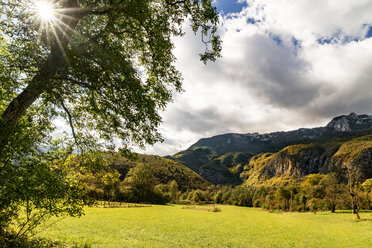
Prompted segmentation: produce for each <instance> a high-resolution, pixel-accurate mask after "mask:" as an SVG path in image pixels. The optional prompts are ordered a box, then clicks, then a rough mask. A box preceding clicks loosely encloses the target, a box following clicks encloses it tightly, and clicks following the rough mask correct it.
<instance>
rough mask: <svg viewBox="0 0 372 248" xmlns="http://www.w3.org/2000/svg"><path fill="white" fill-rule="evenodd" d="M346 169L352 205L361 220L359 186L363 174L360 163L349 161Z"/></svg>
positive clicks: (354, 212)
mask: <svg viewBox="0 0 372 248" xmlns="http://www.w3.org/2000/svg"><path fill="white" fill-rule="evenodd" d="M345 171H346V177H347V187H348V191H349V196H350V205H351V208H352V210H353V214H355V216H356V218H357V219H358V220H359V219H360V216H359V208H360V199H359V187H360V180H361V177H362V174H361V171H360V168H359V167H358V165H355V164H352V163H347V164H346V165H345Z"/></svg>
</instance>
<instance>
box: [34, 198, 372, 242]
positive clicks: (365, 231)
mask: <svg viewBox="0 0 372 248" xmlns="http://www.w3.org/2000/svg"><path fill="white" fill-rule="evenodd" d="M199 208H202V209H199ZM207 208H211V207H205V206H197V207H195V208H191V209H185V208H182V206H178V205H168V206H157V205H155V206H152V207H137V208H87V209H86V215H84V216H82V217H81V218H77V219H75V218H63V219H54V220H52V222H55V223H54V224H53V225H52V226H50V227H49V228H47V229H45V230H44V231H42V232H41V233H39V234H38V235H39V236H41V237H47V238H48V239H54V240H59V241H62V242H66V243H70V244H75V245H77V246H78V247H105V248H106V247H107V248H110V247H120V248H122V247H221V248H222V247H259V248H262V247H270V248H272V247H317V248H319V247H366V248H367V247H372V215H371V212H365V213H362V214H361V217H362V220H360V221H357V220H355V219H354V218H353V216H352V215H351V214H350V213H346V212H343V213H335V214H331V213H328V212H321V213H316V214H314V213H278V212H276V213H270V212H266V211H264V210H261V209H256V208H245V207H236V206H219V208H220V209H221V210H222V211H221V212H209V211H205V209H207ZM49 224H50V223H49Z"/></svg>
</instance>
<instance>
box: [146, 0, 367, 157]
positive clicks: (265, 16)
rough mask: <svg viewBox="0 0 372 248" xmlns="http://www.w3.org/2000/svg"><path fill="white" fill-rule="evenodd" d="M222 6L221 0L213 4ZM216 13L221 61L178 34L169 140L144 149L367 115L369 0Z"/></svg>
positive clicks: (310, 1)
mask: <svg viewBox="0 0 372 248" xmlns="http://www.w3.org/2000/svg"><path fill="white" fill-rule="evenodd" d="M217 2H218V0H217ZM246 2H247V5H246V6H247V7H245V8H243V9H242V11H241V12H240V13H233V14H229V15H223V16H221V24H220V29H219V30H220V31H219V32H220V35H221V38H222V40H223V54H222V55H223V58H221V59H219V60H218V61H217V62H216V63H209V64H208V65H207V66H204V65H203V64H202V63H201V62H200V61H199V57H198V53H200V52H201V51H202V50H203V45H202V44H201V42H200V37H199V36H194V35H193V34H192V32H190V30H186V31H187V35H186V36H185V37H183V38H177V39H175V44H176V49H175V51H174V52H175V54H176V56H177V58H178V60H177V64H176V65H177V68H178V69H179V70H180V71H181V72H182V74H183V77H184V90H185V91H184V92H183V93H179V94H175V98H174V102H173V103H171V104H169V106H168V109H167V111H165V112H164V113H163V120H164V122H163V124H162V126H161V128H160V131H161V132H162V134H163V137H164V139H165V142H164V143H162V144H156V145H155V146H153V147H148V149H147V150H146V153H156V154H159V155H166V154H174V153H175V152H177V151H180V150H182V149H186V148H187V147H188V146H190V145H191V144H193V143H195V142H196V141H197V140H198V139H200V138H202V137H208V136H212V135H217V134H221V133H228V132H236V133H248V132H256V131H258V132H261V133H263V132H271V131H280V130H291V129H296V128H300V127H315V126H322V125H325V124H326V123H327V122H328V121H329V120H330V119H331V118H332V117H334V116H336V115H339V114H347V113H349V112H357V113H371V110H370V106H372V74H371V73H370V70H371V66H372V38H369V37H368V35H367V33H368V32H369V29H370V27H371V26H372V15H370V13H371V11H372V0H360V1H354V0H343V1H335V0H322V1H320V0H319V1H314V0H301V1H291V0H276V1H270V0H247V1H246Z"/></svg>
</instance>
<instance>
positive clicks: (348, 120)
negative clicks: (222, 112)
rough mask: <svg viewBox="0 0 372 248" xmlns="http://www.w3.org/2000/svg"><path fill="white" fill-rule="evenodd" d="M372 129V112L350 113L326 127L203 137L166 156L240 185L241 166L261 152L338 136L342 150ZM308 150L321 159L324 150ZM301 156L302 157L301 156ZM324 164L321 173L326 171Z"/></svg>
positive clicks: (214, 179)
mask: <svg viewBox="0 0 372 248" xmlns="http://www.w3.org/2000/svg"><path fill="white" fill-rule="evenodd" d="M371 131H372V115H368V114H362V115H357V114H355V113H350V114H349V115H340V116H336V117H334V118H333V119H332V120H331V121H330V122H329V123H328V124H327V125H326V126H324V127H315V128H300V129H297V130H293V131H287V132H272V133H265V134H259V133H247V134H237V133H227V134H221V135H216V136H212V137H210V138H202V139H200V140H198V141H197V142H196V143H195V144H193V145H191V146H190V147H189V148H188V149H186V150H184V151H181V152H178V153H176V154H174V155H173V156H166V157H167V158H169V159H172V160H175V161H177V162H180V163H182V164H184V165H186V166H187V167H189V168H190V169H192V170H193V171H195V172H197V173H198V174H199V175H201V176H202V177H203V178H204V179H206V180H208V181H210V182H212V183H215V184H232V185H237V184H241V183H243V182H244V180H247V179H246V178H245V177H244V176H242V175H241V174H242V173H243V171H244V170H243V169H242V168H243V167H244V166H245V165H249V163H250V160H251V159H252V158H253V157H254V156H257V155H259V154H262V153H264V154H265V153H272V154H274V153H278V152H280V151H282V150H283V149H285V148H286V147H289V146H293V145H299V144H311V143H318V144H322V143H324V144H331V143H332V142H330V141H331V140H336V139H338V141H337V142H336V141H335V143H337V144H338V145H339V146H338V148H337V149H339V148H340V147H341V146H342V144H343V142H348V141H350V140H352V139H355V138H358V137H362V136H365V135H368V134H370V133H371ZM342 139H343V141H342ZM327 142H330V143H327ZM318 148H319V147H318ZM308 149H310V150H309V151H308V152H310V153H311V154H318V155H317V156H315V155H312V156H315V157H316V159H317V160H319V161H320V159H321V158H320V157H321V156H322V155H321V154H323V153H322V152H320V150H319V151H315V150H314V149H315V148H308ZM323 150H328V147H323V148H322V151H323ZM334 150H335V151H334V152H337V150H336V148H334ZM242 154H244V156H245V157H246V159H245V160H244V159H243V160H242V161H240V162H237V161H235V160H234V159H233V158H234V156H240V155H241V156H242ZM223 156H225V157H223ZM304 156H305V155H304ZM324 156H325V155H324ZM315 157H314V158H315ZM226 159H229V161H230V162H229V163H226V161H225V163H223V161H224V160H226ZM299 159H300V160H301V156H300V158H299ZM302 159H303V160H306V158H302ZM328 159H330V158H328ZM278 161H279V160H278ZM319 161H315V162H314V161H313V164H314V165H313V167H314V168H313V170H310V171H319V169H315V168H318V167H319V164H320V162H319ZM278 163H279V162H277V164H276V166H277V167H281V166H283V165H280V164H278ZM322 163H323V164H322V166H323V167H324V166H326V167H327V166H328V164H325V163H326V162H324V161H323V162H322ZM327 163H329V161H328V162H327ZM322 166H321V167H322ZM323 167H322V168H321V170H320V172H323V171H322V170H323V169H324V168H323ZM262 173H263V172H262ZM245 174H247V173H245ZM371 177H372V175H371Z"/></svg>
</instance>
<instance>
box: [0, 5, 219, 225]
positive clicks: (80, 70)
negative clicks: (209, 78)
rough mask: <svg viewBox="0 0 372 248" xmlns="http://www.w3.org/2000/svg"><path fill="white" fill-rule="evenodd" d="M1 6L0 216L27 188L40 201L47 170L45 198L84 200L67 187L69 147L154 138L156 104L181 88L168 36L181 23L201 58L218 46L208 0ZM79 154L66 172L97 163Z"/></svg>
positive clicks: (127, 144)
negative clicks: (196, 39)
mask: <svg viewBox="0 0 372 248" xmlns="http://www.w3.org/2000/svg"><path fill="white" fill-rule="evenodd" d="M0 9H1V12H0V225H3V226H4V223H8V221H9V219H10V218H11V217H12V216H11V214H9V213H11V212H12V211H11V210H12V209H13V208H15V211H16V210H19V207H16V206H19V205H20V204H18V203H19V202H29V201H28V199H29V196H30V195H33V196H35V198H33V201H32V202H33V203H35V202H36V203H35V204H36V205H35V206H36V207H40V206H41V205H40V204H41V203H40V204H39V205H37V203H39V200H40V197H42V195H43V194H42V193H40V192H44V191H45V193H44V194H46V192H47V191H48V189H49V188H50V187H51V186H50V185H52V184H51V182H49V181H50V180H49V179H50V178H56V180H54V181H55V182H61V183H60V184H57V186H58V187H59V188H58V187H57V188H56V189H58V190H54V191H52V192H55V193H56V194H52V195H51V196H50V197H49V198H50V199H51V201H52V202H54V203H55V204H54V205H53V204H49V203H50V202H48V204H49V205H50V206H52V205H53V206H56V208H55V209H61V208H60V207H58V206H61V205H64V204H68V203H73V204H74V206H80V205H81V204H82V203H83V201H73V200H71V199H74V196H76V194H78V193H74V192H79V191H76V190H71V189H76V188H79V187H80V186H79V187H78V186H76V187H73V188H71V187H69V186H71V185H72V186H73V184H71V178H73V177H71V176H68V173H67V172H66V168H67V167H66V154H69V153H70V154H71V153H72V152H74V153H83V152H86V151H87V150H90V149H96V148H97V147H99V148H104V147H106V148H112V146H113V145H117V146H119V147H121V148H122V149H123V150H124V151H127V150H128V149H130V148H131V145H132V144H136V145H139V146H144V145H145V144H154V143H155V142H157V141H160V140H161V137H160V134H159V133H158V131H157V127H158V125H159V124H160V121H161V117H160V115H159V112H160V111H161V110H163V109H164V108H165V106H166V104H167V103H168V102H169V101H171V99H172V90H174V89H176V90H181V81H182V78H181V75H180V73H179V71H178V70H177V69H176V68H175V66H174V62H175V57H174V55H173V54H172V49H173V48H174V44H173V42H172V39H173V37H175V36H182V35H183V30H182V28H184V23H189V24H190V25H191V27H192V30H193V31H194V32H195V33H197V32H200V33H201V42H203V43H205V46H206V50H205V53H203V54H201V60H202V61H203V62H206V61H208V60H214V59H215V58H216V57H218V56H219V55H220V49H221V46H220V45H221V44H220V40H219V38H218V36H217V35H216V31H217V29H216V27H217V24H218V15H217V12H216V9H215V8H214V7H212V5H211V0H201V1H199V0H152V1H150V0H40V1H39V0H23V1H20V0H0ZM185 49H187V48H185ZM61 119H64V120H65V121H66V122H67V123H68V124H69V126H70V130H71V131H70V135H67V136H66V137H65V136H63V135H60V134H58V133H57V132H56V130H55V127H54V123H55V122H54V121H60V120H61ZM57 131H58V130H57ZM53 132H54V133H53ZM52 133H53V134H52ZM70 136H71V137H70ZM56 138H58V141H55V140H56ZM53 140H54V141H53ZM118 141H121V142H120V144H118ZM90 155H91V154H90ZM90 155H89V156H90ZM89 156H88V157H89ZM76 160H77V161H79V162H84V160H83V159H82V158H80V159H76ZM51 162H52V163H51ZM92 162H93V163H92ZM50 164H52V165H53V166H50ZM69 164H70V165H71V161H70V162H69ZM83 164H84V163H83ZM85 164H86V165H87V166H85V167H84V168H83V169H77V166H74V169H73V170H72V171H71V170H70V171H69V172H77V171H78V172H79V175H80V174H84V173H87V171H89V170H93V171H94V170H96V171H99V170H98V169H97V168H96V167H95V165H94V164H96V163H95V160H94V159H90V160H89V161H88V162H86V163H85ZM36 165H37V168H36V169H30V168H31V167H32V166H36ZM48 165H49V167H48ZM45 168H46V169H45ZM25 171H27V173H29V174H28V176H27V177H26V176H24V175H25V174H22V173H25ZM39 172H40V173H39ZM42 175H44V176H42ZM46 175H48V176H46ZM57 179H58V180H57ZM30 180H34V181H30ZM42 180H44V181H42ZM48 180H49V181H48ZM72 181H73V182H76V181H78V180H75V179H74V180H72ZM43 182H44V183H43ZM38 184H39V186H40V187H39V188H40V189H39V191H38V190H37V189H35V187H36V188H38V187H37V185H38ZM22 187H24V188H22ZM63 189H65V190H63ZM22 190H23V191H22ZM35 190H36V191H35ZM69 190H70V191H69ZM34 191H35V192H34ZM22 192H23V193H22ZM63 192H70V193H66V194H63ZM36 196H37V197H36ZM80 198H81V197H80ZM56 199H59V200H60V199H63V201H62V203H61V201H57V200H56ZM48 204H47V203H46V204H45V209H48V206H49V205H48ZM43 206H44V205H43ZM56 211H57V210H56ZM57 212H58V211H57ZM71 212H73V211H71ZM0 231H1V230H0Z"/></svg>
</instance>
